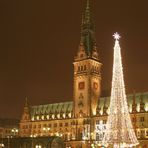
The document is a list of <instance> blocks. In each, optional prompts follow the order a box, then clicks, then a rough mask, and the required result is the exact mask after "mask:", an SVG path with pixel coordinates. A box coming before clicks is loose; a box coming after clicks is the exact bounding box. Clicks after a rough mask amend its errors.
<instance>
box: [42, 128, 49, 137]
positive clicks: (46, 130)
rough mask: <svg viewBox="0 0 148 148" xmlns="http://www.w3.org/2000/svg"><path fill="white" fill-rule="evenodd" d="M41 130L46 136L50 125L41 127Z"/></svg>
mask: <svg viewBox="0 0 148 148" xmlns="http://www.w3.org/2000/svg"><path fill="white" fill-rule="evenodd" d="M43 131H44V133H45V135H46V136H47V133H48V132H49V131H50V127H43Z"/></svg>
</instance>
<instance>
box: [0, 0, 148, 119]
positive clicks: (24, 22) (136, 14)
mask: <svg viewBox="0 0 148 148" xmlns="http://www.w3.org/2000/svg"><path fill="white" fill-rule="evenodd" d="M147 6H148V1H147V0H141V1H135V0H122V1H119V0H102V1H101V0H91V7H92V12H93V16H94V21H95V25H96V38H97V44H98V52H99V55H100V60H101V62H102V63H103V67H102V91H103V93H102V95H106V92H109V93H107V94H108V95H110V88H111V77H112V64H113V62H112V60H113V46H114V39H113V37H112V35H113V33H114V32H116V31H117V32H119V33H120V35H121V36H122V38H121V39H120V45H121V48H122V60H123V66H124V69H123V70H124V78H125V85H126V91H127V93H132V92H133V90H135V91H136V92H144V91H148V8H147ZM84 7H85V0H53V1H52V0H0V118H2V117H8V118H20V116H21V114H22V111H23V105H24V102H25V97H26V96H27V97H28V99H29V103H30V105H38V104H45V103H53V102H62V101H72V97H73V59H74V56H75V55H76V52H77V51H78V45H79V41H80V25H81V15H82V12H83V10H84Z"/></svg>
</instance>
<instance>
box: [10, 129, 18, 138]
mask: <svg viewBox="0 0 148 148" xmlns="http://www.w3.org/2000/svg"><path fill="white" fill-rule="evenodd" d="M11 132H12V133H13V135H14V136H15V135H16V134H18V129H17V128H13V129H12V130H11Z"/></svg>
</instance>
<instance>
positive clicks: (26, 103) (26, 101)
mask: <svg viewBox="0 0 148 148" xmlns="http://www.w3.org/2000/svg"><path fill="white" fill-rule="evenodd" d="M26 106H28V98H27V97H26V98H25V107H26Z"/></svg>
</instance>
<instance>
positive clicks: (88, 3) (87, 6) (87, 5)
mask: <svg viewBox="0 0 148 148" xmlns="http://www.w3.org/2000/svg"><path fill="white" fill-rule="evenodd" d="M89 6H90V2H89V0H87V3H86V9H89Z"/></svg>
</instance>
